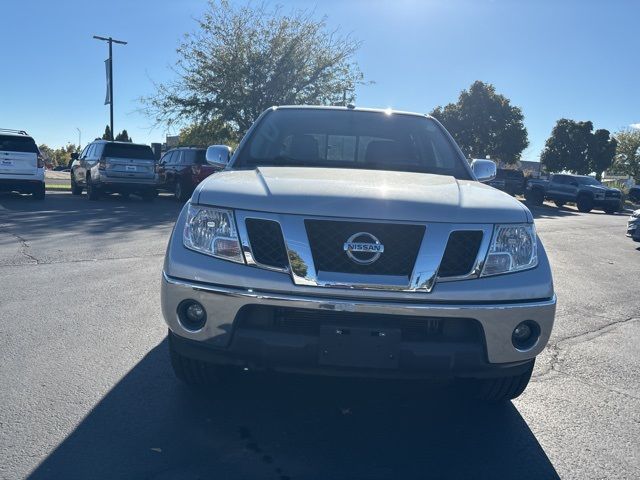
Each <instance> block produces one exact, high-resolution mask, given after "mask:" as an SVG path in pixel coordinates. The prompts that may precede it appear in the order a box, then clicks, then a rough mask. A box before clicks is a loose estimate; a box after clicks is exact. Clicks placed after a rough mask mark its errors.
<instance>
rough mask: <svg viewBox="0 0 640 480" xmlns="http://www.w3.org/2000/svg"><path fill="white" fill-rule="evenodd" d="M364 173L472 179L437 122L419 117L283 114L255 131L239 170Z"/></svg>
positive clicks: (241, 155) (284, 111)
mask: <svg viewBox="0 0 640 480" xmlns="http://www.w3.org/2000/svg"><path fill="white" fill-rule="evenodd" d="M265 165H269V166H285V165H286V166H300V167H334V168H362V169H371V170H394V171H410V172H423V173H436V174H442V175H452V176H454V177H456V178H462V179H469V178H470V175H469V173H468V171H467V169H466V168H465V167H464V159H463V158H462V157H461V156H460V155H459V154H458V152H456V150H455V149H454V147H453V145H452V143H451V142H450V141H449V139H448V138H447V137H446V135H445V134H444V133H443V131H442V130H441V129H440V128H439V127H438V125H437V124H436V122H434V121H433V120H432V119H429V118H427V117H422V116H418V115H404V114H386V113H384V112H363V111H358V110H355V111H349V110H330V109H327V110H323V109H279V110H275V111H272V112H270V113H268V114H267V115H266V117H265V118H264V119H263V120H262V121H261V122H260V123H259V124H258V125H257V126H256V129H255V130H254V131H253V133H252V134H251V137H250V138H249V139H248V141H247V143H246V144H245V145H244V146H243V148H242V150H241V151H240V152H239V155H238V159H237V160H236V162H235V164H234V167H235V168H254V167H256V166H265Z"/></svg>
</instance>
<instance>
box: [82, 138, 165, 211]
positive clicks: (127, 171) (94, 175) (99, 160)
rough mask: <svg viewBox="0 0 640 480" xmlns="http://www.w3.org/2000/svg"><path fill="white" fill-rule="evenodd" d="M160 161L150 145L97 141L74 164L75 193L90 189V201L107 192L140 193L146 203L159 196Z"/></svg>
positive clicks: (88, 146) (88, 191)
mask: <svg viewBox="0 0 640 480" xmlns="http://www.w3.org/2000/svg"><path fill="white" fill-rule="evenodd" d="M157 183H158V181H157V173H156V159H155V156H154V155H153V150H151V147H149V145H141V144H136V143H128V142H110V141H107V140H96V141H94V142H91V143H90V144H89V145H87V146H86V147H85V148H84V150H82V152H81V153H80V154H79V155H74V160H73V163H72V165H71V192H72V193H73V194H74V195H80V194H81V193H82V190H83V189H86V190H87V197H88V198H89V200H98V199H99V198H100V196H101V195H102V194H104V193H114V192H115V193H120V194H121V195H128V194H130V193H136V194H138V195H140V196H141V197H142V198H143V199H145V200H152V199H153V198H154V197H155V196H156V194H157V190H156V188H157Z"/></svg>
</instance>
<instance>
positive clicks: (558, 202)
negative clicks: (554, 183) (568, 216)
mask: <svg viewBox="0 0 640 480" xmlns="http://www.w3.org/2000/svg"><path fill="white" fill-rule="evenodd" d="M553 203H555V204H556V207H558V208H562V207H564V204H565V202H563V201H561V200H554V201H553Z"/></svg>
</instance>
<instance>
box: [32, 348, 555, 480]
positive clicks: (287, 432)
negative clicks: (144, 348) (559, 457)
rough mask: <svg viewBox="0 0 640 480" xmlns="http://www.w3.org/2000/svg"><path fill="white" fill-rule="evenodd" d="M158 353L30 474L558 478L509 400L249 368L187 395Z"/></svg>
mask: <svg viewBox="0 0 640 480" xmlns="http://www.w3.org/2000/svg"><path fill="white" fill-rule="evenodd" d="M167 350H168V349H167V342H166V340H165V341H163V342H162V343H160V344H159V345H158V346H157V347H155V348H154V349H153V350H151V352H149V353H148V354H147V355H146V356H145V357H144V358H143V359H142V360H141V361H140V362H139V363H138V364H137V365H136V366H135V367H134V368H133V369H132V370H131V371H130V372H129V373H128V374H127V375H126V376H125V377H124V378H122V380H120V382H119V383H117V384H116V385H115V386H114V387H113V388H112V390H111V391H110V392H109V393H108V394H106V395H105V397H104V398H103V399H102V400H101V401H100V402H99V403H98V404H97V405H96V406H95V407H94V408H93V410H92V411H91V412H90V413H89V414H88V415H87V416H86V417H85V418H84V420H82V422H81V423H80V424H79V425H78V427H77V428H76V429H75V430H74V431H73V432H72V433H71V434H70V435H69V436H68V437H67V438H66V439H65V440H64V441H62V442H61V443H60V445H58V447H57V448H56V449H55V450H54V451H53V452H52V453H51V454H50V455H49V456H48V457H47V458H46V459H45V460H44V461H43V462H42V463H41V464H40V465H39V466H38V467H37V468H36V469H35V471H33V472H32V474H31V475H30V478H31V479H44V478H47V479H49V478H64V479H67V480H71V479H85V478H92V479H113V478H118V479H123V478H132V479H139V478H147V479H150V478H152V479H161V480H165V479H214V478H215V479H225V480H227V479H228V480H233V479H247V478H251V479H253V478H256V479H258V478H259V479H276V480H293V479H345V480H346V479H349V480H352V479H365V478H366V479H394V478H397V479H413V478H416V479H417V478H475V479H479V478H518V479H526V478H532V479H533V478H535V479H539V478H545V479H549V478H558V475H557V473H556V471H555V469H554V467H553V465H552V464H551V463H550V461H549V459H548V458H547V456H546V454H545V452H544V451H543V449H542V448H541V446H540V445H539V443H538V442H537V440H536V438H535V436H534V435H533V433H532V432H531V430H530V429H529V427H528V426H527V424H526V422H525V421H524V420H523V418H522V417H521V416H520V414H519V413H518V411H517V409H516V408H515V407H514V406H513V405H512V404H511V403H508V404H505V405H500V406H478V405H474V404H471V403H468V402H464V401H461V400H457V399H455V397H453V396H452V395H451V392H449V391H447V390H444V389H443V388H442V387H440V388H432V387H428V386H425V385H424V384H419V383H415V382H402V381H394V382H391V381H373V380H368V381H362V380H358V381H354V380H346V379H329V378H322V377H297V376H287V377H285V376H277V375H268V376H266V375H261V376H255V377H254V376H252V375H251V374H246V375H243V376H242V378H239V379H237V380H236V381H235V382H233V383H232V384H231V385H229V386H226V387H224V388H217V389H212V390H208V391H200V392H194V391H192V390H190V389H188V388H187V387H185V386H183V385H182V384H180V383H179V382H178V381H177V380H175V379H174V377H173V374H172V372H171V369H170V366H169V361H168V351H167Z"/></svg>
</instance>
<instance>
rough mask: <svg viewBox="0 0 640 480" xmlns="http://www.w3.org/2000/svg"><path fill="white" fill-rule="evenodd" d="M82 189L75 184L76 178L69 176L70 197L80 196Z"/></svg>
mask: <svg viewBox="0 0 640 480" xmlns="http://www.w3.org/2000/svg"><path fill="white" fill-rule="evenodd" d="M81 194H82V187H81V186H80V185H78V183H77V182H76V178H75V177H74V176H73V173H72V174H71V195H81Z"/></svg>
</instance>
